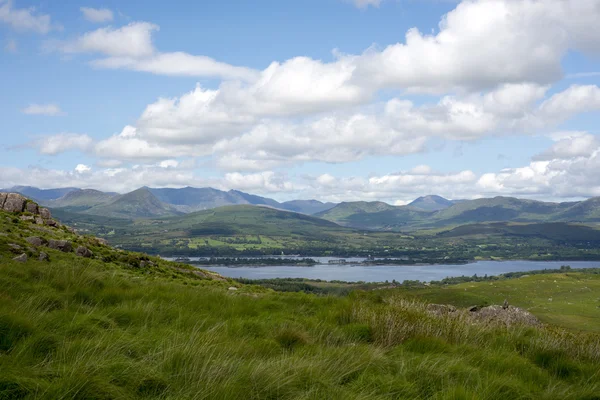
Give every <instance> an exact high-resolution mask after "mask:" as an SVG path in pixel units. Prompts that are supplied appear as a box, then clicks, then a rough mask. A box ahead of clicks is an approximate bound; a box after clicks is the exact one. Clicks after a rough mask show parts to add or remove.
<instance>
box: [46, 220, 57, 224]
mask: <svg viewBox="0 0 600 400" xmlns="http://www.w3.org/2000/svg"><path fill="white" fill-rule="evenodd" d="M46 225H48V226H58V222H56V221H55V220H53V219H47V220H46Z"/></svg>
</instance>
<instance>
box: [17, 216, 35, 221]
mask: <svg viewBox="0 0 600 400" xmlns="http://www.w3.org/2000/svg"><path fill="white" fill-rule="evenodd" d="M19 219H20V220H21V221H33V220H34V219H35V217H34V216H33V215H21V216H20V217H19Z"/></svg>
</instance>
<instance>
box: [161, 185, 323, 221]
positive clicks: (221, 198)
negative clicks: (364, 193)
mask: <svg viewBox="0 0 600 400" xmlns="http://www.w3.org/2000/svg"><path fill="white" fill-rule="evenodd" d="M149 190H150V191H151V192H152V193H153V194H154V195H155V196H156V197H157V198H158V199H159V200H161V201H162V202H164V203H167V204H171V205H173V206H175V208H176V209H177V210H179V211H182V212H186V213H188V212H194V211H201V210H209V209H213V208H217V207H222V206H228V205H241V204H250V205H260V206H266V207H272V208H277V209H281V210H287V211H294V212H299V213H302V214H314V213H317V212H320V211H323V210H326V209H329V208H331V207H333V206H334V204H332V203H327V204H324V203H321V202H320V201H316V200H294V201H290V202H285V203H279V202H278V201H276V200H273V199H269V198H268V197H261V196H257V195H253V194H249V193H244V192H241V191H239V190H230V191H228V192H225V191H222V190H218V189H213V188H192V187H186V188H182V189H149Z"/></svg>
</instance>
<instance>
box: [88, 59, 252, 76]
mask: <svg viewBox="0 0 600 400" xmlns="http://www.w3.org/2000/svg"><path fill="white" fill-rule="evenodd" d="M91 65H92V66H94V67H96V68H106V69H129V70H133V71H140V72H150V73H153V74H157V75H172V76H215V77H222V78H226V79H242V80H252V79H254V78H255V77H256V73H255V71H253V70H252V69H250V68H245V67H236V66H233V65H229V64H227V63H222V62H219V61H216V60H214V59H212V58H210V57H206V56H194V55H191V54H187V53H183V52H174V53H160V54H155V55H153V56H151V57H144V58H135V57H109V58H104V59H99V60H94V61H92V62H91Z"/></svg>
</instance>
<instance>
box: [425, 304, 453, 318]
mask: <svg viewBox="0 0 600 400" xmlns="http://www.w3.org/2000/svg"><path fill="white" fill-rule="evenodd" d="M427 311H428V312H430V313H432V314H436V315H445V314H449V313H453V312H456V307H454V306H452V305H449V304H428V305H427Z"/></svg>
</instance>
